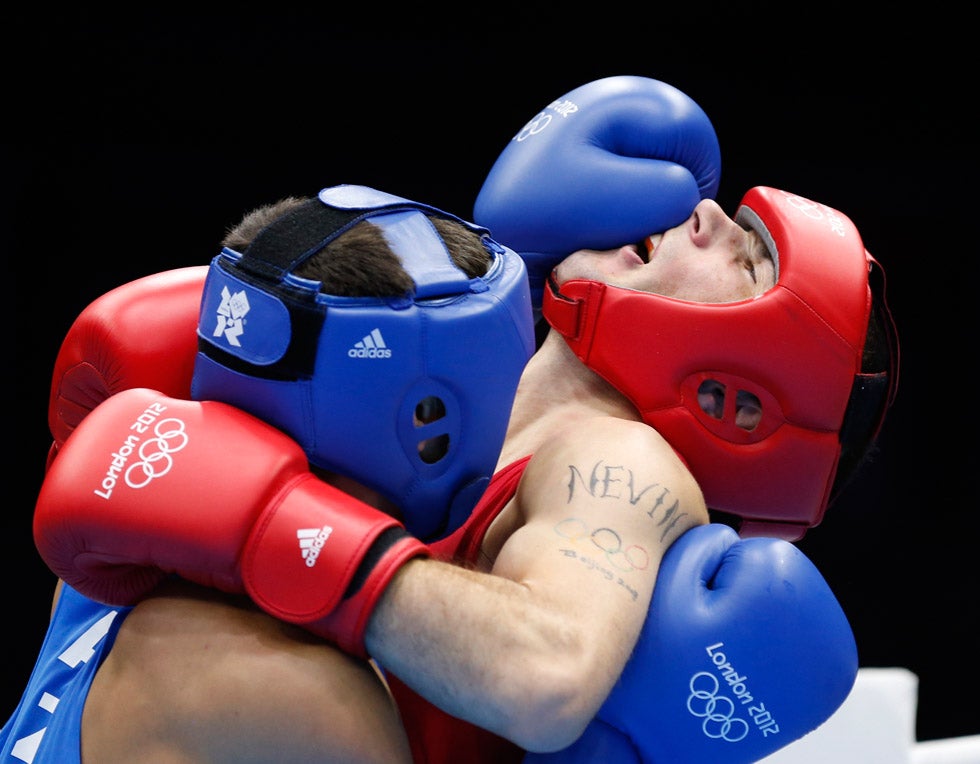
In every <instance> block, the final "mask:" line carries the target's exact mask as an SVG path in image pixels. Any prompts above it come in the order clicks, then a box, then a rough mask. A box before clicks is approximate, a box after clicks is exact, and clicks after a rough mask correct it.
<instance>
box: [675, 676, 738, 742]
mask: <svg viewBox="0 0 980 764" xmlns="http://www.w3.org/2000/svg"><path fill="white" fill-rule="evenodd" d="M702 678H703V679H706V680H707V682H704V681H700V682H699V681H698V680H699V679H702ZM688 686H689V687H690V688H691V694H690V695H688V696H687V710H688V711H690V712H691V715H692V716H696V717H699V718H701V717H704V721H703V722H701V729H702V730H704V734H705V735H707V736H708V737H710V738H714V739H718V738H721V739H722V740H725V741H726V742H729V743H737V742H738V741H739V740H744V739H745V736H746V735H748V734H749V723H748V722H747V721H745V720H744V719H739V718H738V717H735V718H732V716H733V714H734V713H735V702H734V701H733V700H732V699H731V698H729V697H726V696H725V695H719V694H718V679H717V678H716V677H715V676H714V674H709V673H708V672H707V671H699V672H698V673H697V674H695V675H694V676H692V677H691V681H690V682H689V683H688Z"/></svg>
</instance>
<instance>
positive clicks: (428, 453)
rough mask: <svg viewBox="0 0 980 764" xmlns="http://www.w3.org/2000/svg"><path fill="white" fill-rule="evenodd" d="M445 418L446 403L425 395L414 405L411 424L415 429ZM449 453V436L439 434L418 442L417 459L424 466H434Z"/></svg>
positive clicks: (435, 397)
mask: <svg viewBox="0 0 980 764" xmlns="http://www.w3.org/2000/svg"><path fill="white" fill-rule="evenodd" d="M445 417H446V403H445V401H443V400H442V398H440V397H439V396H437V395H427V396H426V397H425V398H423V399H422V400H420V401H419V402H418V403H416V404H415V410H414V412H413V414H412V424H413V425H414V426H415V427H424V426H425V425H429V424H432V423H433V422H438V421H439V420H440V419H445ZM448 453H449V435H448V434H445V433H443V434H441V435H436V436H434V437H431V438H426V439H425V440H422V441H419V458H420V459H421V460H422V461H423V462H425V463H426V464H435V463H436V462H438V461H439V460H440V459H442V458H443V457H444V456H445V455H446V454H448Z"/></svg>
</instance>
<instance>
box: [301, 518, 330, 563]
mask: <svg viewBox="0 0 980 764" xmlns="http://www.w3.org/2000/svg"><path fill="white" fill-rule="evenodd" d="M331 533H333V528H332V527H330V526H329V525H324V526H323V527H322V528H299V529H297V531H296V538H297V539H299V551H300V552H302V554H303V560H304V561H305V562H306V567H308V568H312V567H313V566H314V565H316V558H317V557H319V556H320V551H321V550H322V549H323V545H324V544H326V543H327V539H328V538H330V534H331Z"/></svg>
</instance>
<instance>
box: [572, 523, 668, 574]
mask: <svg viewBox="0 0 980 764" xmlns="http://www.w3.org/2000/svg"><path fill="white" fill-rule="evenodd" d="M555 533H557V534H558V535H559V536H563V537H564V538H567V539H570V540H571V541H573V542H580V541H582V540H584V539H588V540H589V541H591V542H592V545H593V546H595V548H596V549H598V550H600V551H601V552H602V553H603V554H604V555H605V557H606V560H607V561H608V562H609V564H610V565H611V566H612V567H614V568H616V570H619V571H621V572H624V573H630V572H632V571H634V570H646V569H647V568H648V567H649V565H650V555H649V553H648V552H647V550H646V549H644V548H643V547H641V546H637V545H636V544H630V545H629V546H628V547H626V548H625V549H624V548H623V540H622V539H621V538H620V537H619V534H618V533H617V532H616V531H614V530H613V529H612V528H595V529H593V530H591V531H590V530H589V527H588V525H586V523H585V522H584V521H582V520H580V519H579V518H577V517H566V518H565V519H564V520H562V521H561V522H559V523H558V524H557V525H555Z"/></svg>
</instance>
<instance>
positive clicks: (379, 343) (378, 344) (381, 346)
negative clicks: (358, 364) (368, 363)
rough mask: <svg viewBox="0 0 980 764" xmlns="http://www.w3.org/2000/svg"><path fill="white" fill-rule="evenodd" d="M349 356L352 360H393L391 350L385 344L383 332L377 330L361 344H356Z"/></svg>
mask: <svg viewBox="0 0 980 764" xmlns="http://www.w3.org/2000/svg"><path fill="white" fill-rule="evenodd" d="M347 355H348V356H350V357H351V358H391V350H390V349H389V348H388V346H387V345H386V344H385V338H384V337H382V336H381V330H380V329H375V330H373V331H372V332H371V333H370V334H365V335H364V339H362V340H361V341H360V342H355V343H354V347H352V348H351V349H350V350H348V351H347Z"/></svg>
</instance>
